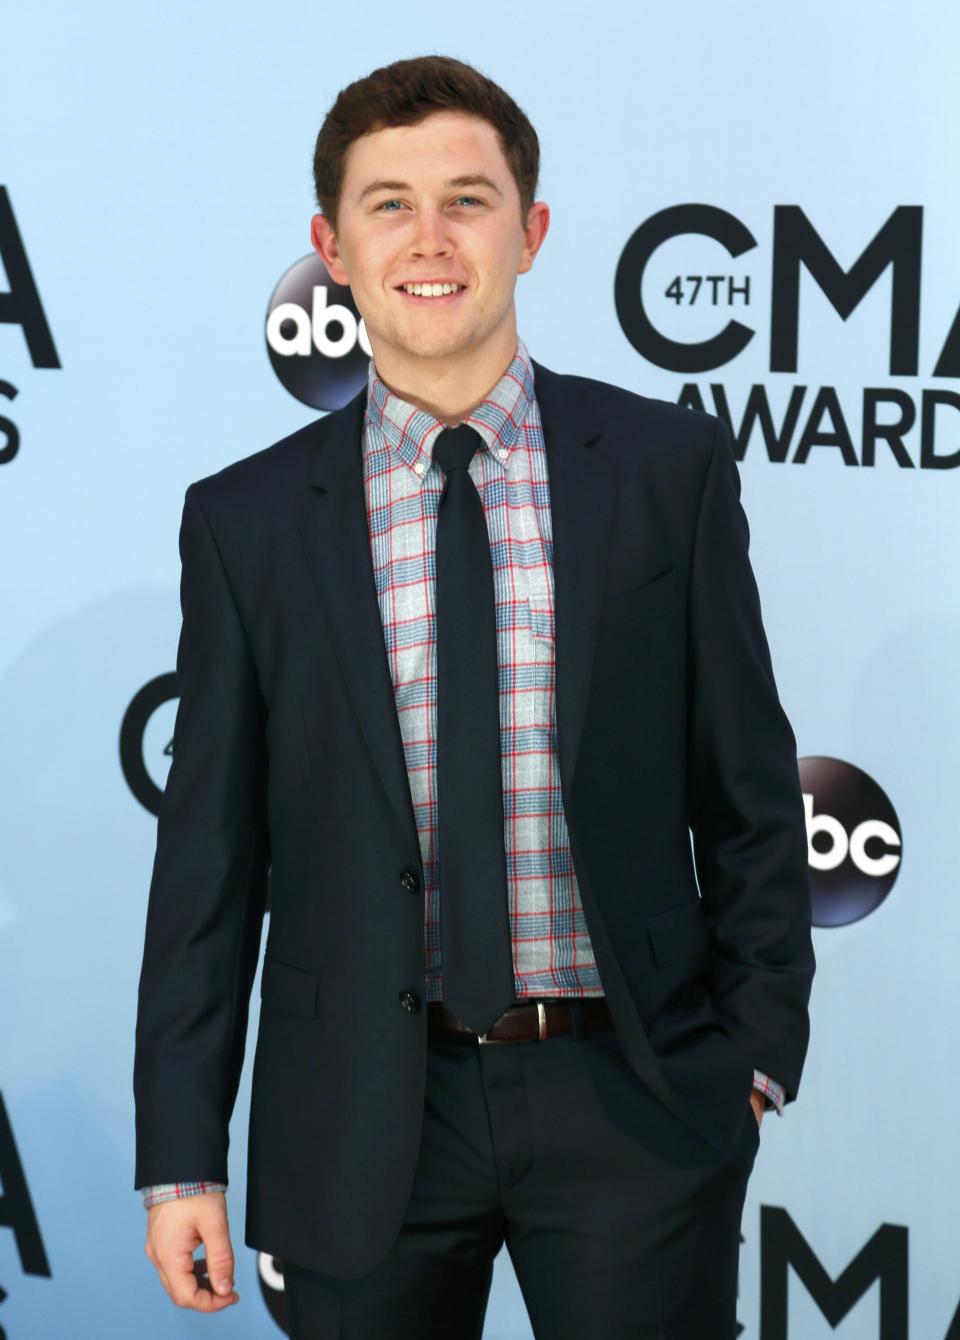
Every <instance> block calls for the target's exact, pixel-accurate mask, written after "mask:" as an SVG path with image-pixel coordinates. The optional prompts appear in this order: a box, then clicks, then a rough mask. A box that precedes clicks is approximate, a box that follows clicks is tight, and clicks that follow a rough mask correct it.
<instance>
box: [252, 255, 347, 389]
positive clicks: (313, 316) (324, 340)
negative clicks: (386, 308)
mask: <svg viewBox="0 0 960 1340" xmlns="http://www.w3.org/2000/svg"><path fill="white" fill-rule="evenodd" d="M266 337H267V353H268V355H269V358H270V363H271V365H272V367H273V370H274V372H275V373H276V374H277V376H278V377H279V379H280V381H281V382H282V383H283V385H284V386H285V387H286V388H287V390H288V391H289V392H290V394H291V395H295V396H296V397H297V399H298V400H302V401H303V403H304V404H305V405H310V406H311V407H312V408H313V409H340V408H341V406H342V405H345V404H346V403H347V401H348V400H352V399H353V397H354V396H355V395H356V394H357V392H358V391H360V390H361V389H362V388H363V386H364V385H365V384H366V380H367V369H368V366H369V360H370V343H369V341H368V339H367V332H366V329H365V327H364V324H363V318H362V317H361V316H360V313H359V312H358V311H357V309H356V307H355V305H354V301H353V295H352V293H351V292H350V289H349V288H344V287H343V286H341V285H340V284H336V283H334V281H333V280H332V279H331V278H330V275H329V273H328V271H327V267H326V266H325V265H324V263H323V261H322V260H321V259H320V257H319V256H318V255H317V254H316V252H314V253H313V254H312V255H310V256H304V257H303V259H302V260H299V261H297V263H296V264H295V265H291V267H290V269H289V270H288V271H287V272H286V274H285V275H284V276H283V278H282V279H281V280H280V282H279V284H278V285H277V287H276V288H275V289H274V290H273V293H272V295H271V297H270V303H269V305H268V307H267V324H266Z"/></svg>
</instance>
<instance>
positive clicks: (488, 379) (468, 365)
mask: <svg viewBox="0 0 960 1340" xmlns="http://www.w3.org/2000/svg"><path fill="white" fill-rule="evenodd" d="M516 351H517V332H516V327H514V329H513V331H512V333H511V332H509V331H508V332H506V333H505V335H504V336H503V337H501V338H499V339H498V340H496V341H493V342H492V343H491V345H490V347H488V348H483V349H470V350H466V351H464V352H463V353H460V354H458V355H457V357H456V358H453V359H443V358H438V359H423V358H416V357H415V356H413V355H409V354H406V353H405V352H404V351H402V350H397V349H395V348H391V349H388V350H383V349H381V350H380V352H379V353H375V354H374V362H375V364H376V369H377V376H378V377H379V378H380V380H381V381H382V382H383V383H384V385H385V386H386V387H387V388H388V389H389V390H391V391H392V392H393V393H394V395H398V396H399V397H400V398H401V400H406V401H408V402H409V404H411V405H416V406H417V407H418V409H423V410H426V412H427V413H428V414H432V415H433V417H434V418H435V419H439V420H440V422H441V423H445V424H449V425H450V426H451V427H455V426H456V425H457V424H459V423H462V422H463V420H464V419H465V418H466V417H467V415H468V414H470V413H472V411H473V410H475V409H476V407H477V406H478V405H479V404H480V403H481V401H483V400H484V399H485V398H486V396H487V395H488V394H489V392H490V390H491V389H492V388H493V387H494V386H496V384H497V382H498V381H499V380H500V378H501V377H502V376H503V374H504V373H505V372H506V370H507V368H508V367H509V366H510V361H511V359H512V358H513V356H514V354H515V353H516Z"/></svg>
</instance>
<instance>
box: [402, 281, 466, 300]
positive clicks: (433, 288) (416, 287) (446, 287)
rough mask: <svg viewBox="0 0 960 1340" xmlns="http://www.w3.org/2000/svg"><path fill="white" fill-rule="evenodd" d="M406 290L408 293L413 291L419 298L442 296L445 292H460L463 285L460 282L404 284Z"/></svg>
mask: <svg viewBox="0 0 960 1340" xmlns="http://www.w3.org/2000/svg"><path fill="white" fill-rule="evenodd" d="M403 287H404V290H405V292H407V293H413V294H415V295H416V297H418V298H440V297H442V296H443V295H444V294H445V293H459V292H460V289H461V287H462V285H460V284H404V286H403Z"/></svg>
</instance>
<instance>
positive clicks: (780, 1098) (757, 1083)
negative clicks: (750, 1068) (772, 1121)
mask: <svg viewBox="0 0 960 1340" xmlns="http://www.w3.org/2000/svg"><path fill="white" fill-rule="evenodd" d="M753 1087H754V1088H755V1089H758V1090H759V1091H760V1093H762V1094H763V1096H764V1098H765V1099H766V1103H765V1106H766V1107H767V1108H768V1109H769V1108H771V1107H775V1108H776V1109H777V1116H778V1117H782V1116H783V1104H784V1102H785V1100H786V1096H787V1095H786V1091H785V1089H784V1087H783V1085H782V1084H778V1083H777V1081H776V1080H775V1079H771V1078H770V1076H769V1075H765V1074H764V1073H763V1071H762V1070H754V1072H753Z"/></svg>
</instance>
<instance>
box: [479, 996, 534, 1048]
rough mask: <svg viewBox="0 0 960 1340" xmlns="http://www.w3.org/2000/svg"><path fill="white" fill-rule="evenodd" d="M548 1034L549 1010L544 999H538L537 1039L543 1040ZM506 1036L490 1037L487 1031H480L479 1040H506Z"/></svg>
mask: <svg viewBox="0 0 960 1340" xmlns="http://www.w3.org/2000/svg"><path fill="white" fill-rule="evenodd" d="M546 1036H547V1011H546V1008H545V1006H544V1003H543V1001H542V1000H538V1001H537V1041H538V1042H542V1041H543V1040H544V1038H545V1037H546ZM505 1040H506V1039H504V1038H488V1037H487V1035H486V1033H478V1034H477V1041H478V1042H504V1041H505Z"/></svg>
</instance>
